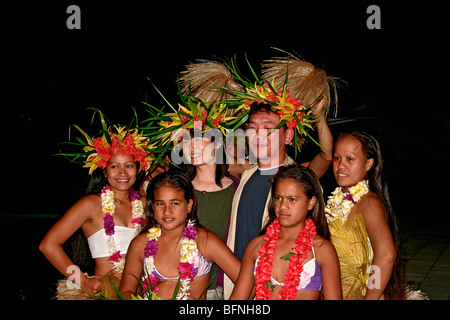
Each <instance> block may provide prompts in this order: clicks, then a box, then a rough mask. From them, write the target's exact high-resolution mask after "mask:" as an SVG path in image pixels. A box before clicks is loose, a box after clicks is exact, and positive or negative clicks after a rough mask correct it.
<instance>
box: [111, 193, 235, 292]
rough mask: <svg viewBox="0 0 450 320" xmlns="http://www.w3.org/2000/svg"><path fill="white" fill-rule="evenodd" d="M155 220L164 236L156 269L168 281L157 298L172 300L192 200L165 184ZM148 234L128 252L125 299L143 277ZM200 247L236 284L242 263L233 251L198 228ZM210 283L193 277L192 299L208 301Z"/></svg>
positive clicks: (156, 202)
mask: <svg viewBox="0 0 450 320" xmlns="http://www.w3.org/2000/svg"><path fill="white" fill-rule="evenodd" d="M154 198H155V200H154V212H155V219H156V221H157V222H158V224H159V225H160V226H161V236H160V237H159V239H158V251H157V253H156V256H155V267H156V269H157V270H158V272H159V273H160V274H162V275H164V276H165V277H167V278H175V279H168V280H164V282H161V283H160V284H159V285H158V287H159V292H158V295H159V296H160V297H161V299H163V300H168V299H171V298H172V295H173V292H174V289H175V286H176V283H177V280H178V279H177V277H178V270H177V268H178V265H179V263H180V247H181V244H180V239H181V238H182V234H183V231H184V228H185V226H186V217H187V214H188V213H189V212H190V210H191V208H192V203H193V200H192V199H189V201H187V200H186V199H184V194H183V192H182V191H181V190H179V189H176V188H173V187H171V186H167V185H164V186H162V187H160V188H159V189H157V190H156V191H155V197H154ZM147 240H148V239H147V234H146V233H145V234H141V235H139V236H137V237H136V238H135V239H134V240H133V241H132V242H131V244H130V247H129V249H128V255H127V261H126V264H125V269H124V272H123V276H122V281H121V283H120V291H121V293H122V294H123V296H124V297H125V299H131V295H132V294H134V295H135V294H136V293H137V289H138V281H137V279H141V277H142V275H143V265H144V259H145V256H144V248H145V246H146V243H147ZM196 242H197V248H198V250H199V251H200V253H201V254H202V256H203V257H204V258H205V259H206V260H208V261H210V262H211V263H213V262H214V263H216V264H217V265H218V266H219V267H220V268H221V269H222V270H223V271H224V272H225V273H226V274H227V275H228V276H229V277H230V279H231V280H232V281H236V279H237V277H238V274H239V269H240V265H241V262H240V260H239V259H238V258H237V257H236V256H235V255H234V254H233V253H232V252H231V250H230V249H229V248H228V247H227V246H226V245H225V244H224V243H223V241H222V240H221V239H220V238H219V237H217V236H216V235H215V234H214V233H212V232H209V231H207V230H205V229H203V228H198V235H197V240H196ZM208 284H209V273H208V274H205V275H203V276H198V277H196V278H194V281H192V282H191V283H190V284H189V285H190V287H191V289H190V290H189V293H190V296H189V298H190V299H197V298H199V297H200V299H205V298H206V291H205V288H206V287H207V286H208Z"/></svg>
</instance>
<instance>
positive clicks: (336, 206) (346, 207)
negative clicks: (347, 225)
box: [325, 180, 369, 223]
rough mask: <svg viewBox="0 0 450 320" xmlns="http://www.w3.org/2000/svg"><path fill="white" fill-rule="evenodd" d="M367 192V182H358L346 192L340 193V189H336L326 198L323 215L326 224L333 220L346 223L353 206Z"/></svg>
mask: <svg viewBox="0 0 450 320" xmlns="http://www.w3.org/2000/svg"><path fill="white" fill-rule="evenodd" d="M367 192H369V183H368V180H363V181H360V182H359V183H358V184H356V185H354V186H352V187H350V188H348V192H346V193H344V192H342V187H337V188H336V189H335V190H334V191H333V192H332V193H331V196H329V197H328V201H327V204H326V206H325V213H326V217H327V221H328V223H330V222H331V221H333V220H335V219H341V220H342V221H344V222H345V221H347V219H348V215H349V214H350V212H351V211H352V208H353V206H354V205H355V203H357V202H358V201H359V200H360V199H361V197H362V196H363V195H365V194H366V193H367Z"/></svg>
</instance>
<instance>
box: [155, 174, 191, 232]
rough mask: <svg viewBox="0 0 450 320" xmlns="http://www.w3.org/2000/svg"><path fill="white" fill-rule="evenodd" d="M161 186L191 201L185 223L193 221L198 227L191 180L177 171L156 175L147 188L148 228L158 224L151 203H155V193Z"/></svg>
mask: <svg viewBox="0 0 450 320" xmlns="http://www.w3.org/2000/svg"><path fill="white" fill-rule="evenodd" d="M163 186H168V187H170V188H175V189H178V190H180V191H181V192H183V195H184V199H185V200H186V201H187V202H189V200H190V199H192V201H193V204H192V209H191V212H189V213H188V214H187V217H186V223H187V222H188V220H192V221H194V220H195V224H196V226H200V224H199V222H198V216H197V197H196V195H195V191H194V186H193V185H192V182H191V180H189V178H188V177H187V176H186V175H185V174H183V173H181V172H177V171H170V170H169V171H166V172H162V173H160V174H158V175H157V176H156V177H154V178H153V179H152V180H151V181H150V183H149V185H148V187H147V190H146V192H147V209H146V215H147V221H148V224H149V226H148V227H149V228H152V227H154V226H155V225H157V224H158V222H156V219H155V212H154V210H153V203H154V201H155V191H156V190H158V189H159V188H161V187H163Z"/></svg>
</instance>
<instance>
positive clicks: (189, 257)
mask: <svg viewBox="0 0 450 320" xmlns="http://www.w3.org/2000/svg"><path fill="white" fill-rule="evenodd" d="M194 227H195V221H192V220H189V221H188V223H187V225H186V227H185V229H184V230H185V232H186V230H188V229H189V228H194ZM185 232H183V234H185ZM160 236H161V227H160V226H159V225H156V226H155V227H153V228H150V229H149V230H148V233H147V239H148V241H152V240H153V241H156V242H158V238H159V237H160ZM180 244H181V249H180V264H181V263H189V264H192V265H193V264H194V260H195V252H196V251H197V242H196V241H195V239H190V238H189V237H187V236H184V237H183V238H181V240H180ZM155 255H156V253H155ZM154 265H155V259H154V257H153V256H152V255H149V256H148V257H146V258H145V259H144V266H145V268H146V270H147V271H148V272H149V273H151V270H153V268H154ZM144 274H145V273H144ZM148 276H150V275H148ZM144 277H145V276H144ZM144 277H143V280H144ZM190 282H191V278H189V277H188V278H187V279H184V280H180V292H179V293H178V294H177V297H176V299H177V300H188V299H189V295H190V293H189V290H190V288H191V287H190V286H189V284H190Z"/></svg>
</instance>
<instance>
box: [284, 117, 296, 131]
mask: <svg viewBox="0 0 450 320" xmlns="http://www.w3.org/2000/svg"><path fill="white" fill-rule="evenodd" d="M286 125H287V127H288V128H291V129H292V128H295V127H296V126H297V120H295V119H292V120H291V121H286Z"/></svg>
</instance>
